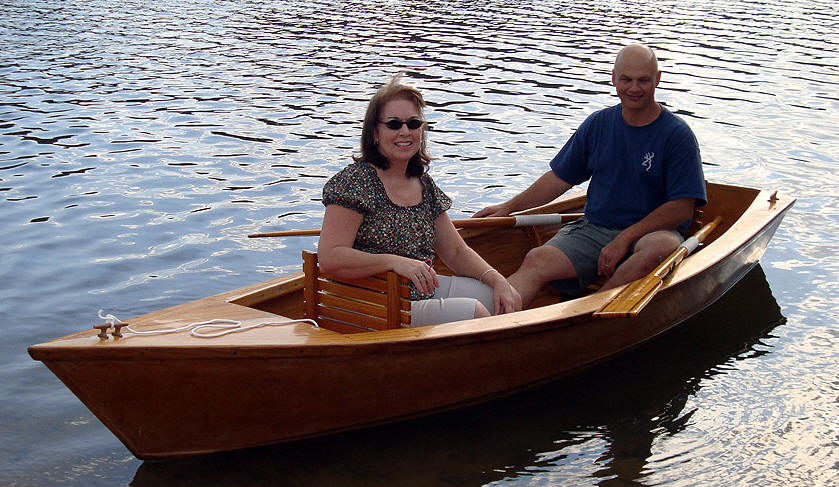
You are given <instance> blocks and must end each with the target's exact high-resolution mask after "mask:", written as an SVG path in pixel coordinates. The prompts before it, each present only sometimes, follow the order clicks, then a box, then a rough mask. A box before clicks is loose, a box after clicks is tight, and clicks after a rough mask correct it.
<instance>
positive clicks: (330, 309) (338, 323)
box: [303, 250, 411, 333]
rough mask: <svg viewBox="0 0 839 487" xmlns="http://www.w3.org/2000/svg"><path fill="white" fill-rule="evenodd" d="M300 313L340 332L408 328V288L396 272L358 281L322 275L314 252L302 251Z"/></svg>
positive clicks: (409, 304)
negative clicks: (301, 306) (301, 311)
mask: <svg viewBox="0 0 839 487" xmlns="http://www.w3.org/2000/svg"><path fill="white" fill-rule="evenodd" d="M303 274H304V285H303V299H304V301H305V302H304V304H303V311H304V314H305V316H306V318H311V319H313V320H315V321H317V322H318V324H319V325H320V326H322V327H324V328H327V329H330V330H333V331H337V332H340V333H356V332H361V331H370V330H387V329H393V328H399V327H401V326H410V324H411V313H410V311H411V302H410V300H409V298H410V296H411V289H410V287H408V280H407V279H406V278H404V277H401V276H399V275H398V274H396V273H395V272H386V273H383V274H377V275H375V276H370V277H365V278H361V279H342V278H339V277H335V276H333V275H329V274H324V273H323V272H321V271H320V267H319V266H318V256H317V253H315V252H311V251H308V250H304V251H303Z"/></svg>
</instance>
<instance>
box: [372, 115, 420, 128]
mask: <svg viewBox="0 0 839 487" xmlns="http://www.w3.org/2000/svg"><path fill="white" fill-rule="evenodd" d="M379 123H381V124H384V125H385V126H386V127H387V128H389V129H391V130H399V129H401V128H402V125H407V126H408V128H409V129H411V130H416V129H418V128H420V127H422V124H423V123H425V122H423V121H422V120H420V119H418V118H412V119H410V120H408V121H407V122H403V121H402V120H397V119H395V118H392V119H390V120H388V121H387V122H379Z"/></svg>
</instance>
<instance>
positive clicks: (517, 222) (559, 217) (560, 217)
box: [248, 213, 583, 238]
mask: <svg viewBox="0 0 839 487" xmlns="http://www.w3.org/2000/svg"><path fill="white" fill-rule="evenodd" d="M581 216H583V214H582V213H540V214H534V215H516V216H497V217H487V218H465V219H463V220H452V223H454V226H455V227H456V228H490V227H523V226H528V225H555V224H562V223H568V222H570V221H573V220H576V219H577V218H580V217H581ZM305 235H320V228H309V229H306V230H285V231H282V232H269V233H252V234H250V235H248V237H249V238H261V237H298V236H305Z"/></svg>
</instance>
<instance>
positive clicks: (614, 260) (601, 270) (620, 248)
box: [597, 235, 632, 278]
mask: <svg viewBox="0 0 839 487" xmlns="http://www.w3.org/2000/svg"><path fill="white" fill-rule="evenodd" d="M631 245H632V242H626V241H624V239H622V238H621V237H620V235H618V236H617V237H616V238H615V239H614V240H612V241H611V242H609V244H608V245H606V246H605V247H603V250H601V251H600V258H598V259H597V274H598V275H601V276H606V278H610V277H612V274H614V273H615V268H616V267H617V266H618V262H620V261H621V259H623V257H624V256H625V255H626V253H627V252H629V247H630V246H631Z"/></svg>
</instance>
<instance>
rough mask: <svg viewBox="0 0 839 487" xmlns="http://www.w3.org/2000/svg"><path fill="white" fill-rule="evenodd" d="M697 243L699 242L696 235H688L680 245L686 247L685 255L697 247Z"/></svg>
mask: <svg viewBox="0 0 839 487" xmlns="http://www.w3.org/2000/svg"><path fill="white" fill-rule="evenodd" d="M699 244H700V242H699V240H698V239H697V238H696V237H688V238H687V240H685V241H684V242H683V243H682V245H681V247H682V248H684V249H687V251H688V253H687V255H690V254H692V253H693V251H694V250H696V248H697V247H699Z"/></svg>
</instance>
